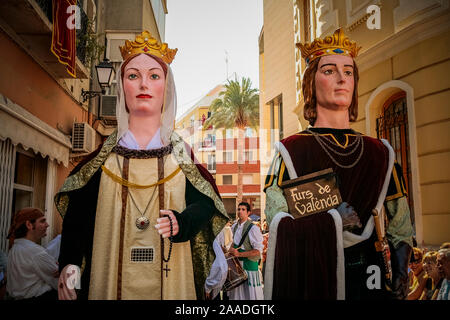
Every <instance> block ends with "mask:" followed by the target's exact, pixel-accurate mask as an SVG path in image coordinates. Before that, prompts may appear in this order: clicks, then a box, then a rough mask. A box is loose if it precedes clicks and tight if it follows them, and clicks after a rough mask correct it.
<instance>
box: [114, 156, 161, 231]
mask: <svg viewBox="0 0 450 320" xmlns="http://www.w3.org/2000/svg"><path fill="white" fill-rule="evenodd" d="M116 160H117V166H118V167H119V169H120V168H121V167H120V162H119V157H118V155H117V154H116ZM120 171H121V175H122V176H123V173H122V170H120ZM158 179H161V177H158ZM157 187H158V186H155V187H154V189H153V192H152V195H151V197H150V200H149V201H148V203H147V206H146V207H145V210H144V212H142V211H141V210H140V209H139V207H138V205H137V203H136V201H135V200H134V197H133V195H132V194H131V191H130V189H128V194H129V195H130V199H131V202H133V204H134V206H135V207H136V209H137V211H138V212H139V214H140V215H141V216H140V217H138V218H137V219H136V221H135V224H136V227H137V228H138V229H139V230H145V229H147V228H148V226H149V225H150V220H149V219H148V218H147V217H146V216H145V214H146V213H147V210H148V208H149V207H150V203H152V200H153V198H154V196H155V192H156V188H157Z"/></svg>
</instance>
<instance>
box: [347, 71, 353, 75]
mask: <svg viewBox="0 0 450 320" xmlns="http://www.w3.org/2000/svg"><path fill="white" fill-rule="evenodd" d="M345 74H346V75H347V76H352V75H353V72H352V71H345Z"/></svg>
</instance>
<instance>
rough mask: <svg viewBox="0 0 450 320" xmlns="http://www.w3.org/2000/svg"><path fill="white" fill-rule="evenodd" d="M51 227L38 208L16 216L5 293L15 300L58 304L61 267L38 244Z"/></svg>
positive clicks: (25, 210) (10, 237)
mask: <svg viewBox="0 0 450 320" xmlns="http://www.w3.org/2000/svg"><path fill="white" fill-rule="evenodd" d="M47 228H48V223H47V221H46V219H45V216H44V214H43V213H42V212H41V211H40V210H39V209H35V208H24V209H22V210H20V211H19V212H17V214H16V215H15V217H14V220H13V223H12V225H11V228H10V230H9V235H8V238H9V245H10V250H9V253H8V267H7V270H8V273H7V284H6V290H7V292H8V294H9V295H10V296H11V297H12V298H13V299H31V298H36V299H43V300H57V298H58V293H57V286H58V276H59V273H58V265H57V262H56V260H55V258H53V257H52V256H51V255H50V254H49V253H48V252H47V250H46V249H45V248H44V247H42V246H40V245H39V244H38V243H39V242H40V240H41V239H42V238H43V237H45V236H46V231H47Z"/></svg>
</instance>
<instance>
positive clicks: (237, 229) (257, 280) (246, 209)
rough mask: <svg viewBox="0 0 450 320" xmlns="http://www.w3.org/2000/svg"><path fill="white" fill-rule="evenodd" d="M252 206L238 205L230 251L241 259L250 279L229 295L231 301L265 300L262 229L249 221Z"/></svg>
mask: <svg viewBox="0 0 450 320" xmlns="http://www.w3.org/2000/svg"><path fill="white" fill-rule="evenodd" d="M249 215H250V205H249V204H248V203H247V202H241V203H239V205H238V217H239V220H238V221H237V222H236V223H235V224H233V226H232V227H231V229H232V230H233V246H232V247H231V248H230V249H229V250H228V251H229V252H230V253H231V254H232V255H234V256H236V257H238V258H239V260H240V262H241V265H242V266H243V268H244V270H245V272H247V275H248V279H247V281H246V282H244V283H243V284H241V285H240V286H238V287H236V288H234V289H233V290H231V291H230V292H229V293H228V296H229V297H230V300H263V299H264V294H263V287H262V276H261V272H260V270H259V261H260V259H261V254H262V251H263V236H262V233H261V229H260V228H259V227H258V226H256V225H254V224H253V223H252V221H251V220H249V219H248V216H249Z"/></svg>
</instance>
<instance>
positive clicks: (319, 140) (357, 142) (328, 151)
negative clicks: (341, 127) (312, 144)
mask: <svg viewBox="0 0 450 320" xmlns="http://www.w3.org/2000/svg"><path fill="white" fill-rule="evenodd" d="M306 132H308V133H310V134H311V135H312V136H313V137H314V138H315V139H316V141H317V143H318V144H319V146H320V147H321V148H322V149H323V151H325V153H326V154H327V155H328V157H329V158H330V159H331V161H333V163H334V164H335V165H337V166H338V167H340V168H344V169H350V168H353V167H354V166H356V164H357V163H358V162H359V160H360V159H361V157H362V155H363V153H364V139H363V137H362V135H361V134H358V135H357V136H356V138H355V141H353V142H352V143H351V144H350V145H348V147H353V146H354V147H353V148H352V149H351V150H350V151H348V152H346V153H345V152H339V151H336V150H334V149H333V148H331V147H330V146H329V145H327V143H326V142H325V141H322V140H326V141H328V142H330V143H332V144H334V145H336V146H338V145H337V144H335V143H334V142H332V141H330V140H328V139H326V138H322V137H321V136H320V134H318V133H316V132H313V131H311V130H309V129H308V130H306ZM360 145H361V148H360V153H359V155H358V157H357V158H356V160H355V161H354V162H353V163H352V164H349V165H344V164H342V163H339V162H338V161H337V160H336V159H335V158H334V157H333V156H332V154H331V152H333V153H334V154H336V155H338V156H343V157H346V156H350V155H351V154H353V153H355V152H356V150H357V149H358V147H359V146H360Z"/></svg>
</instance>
